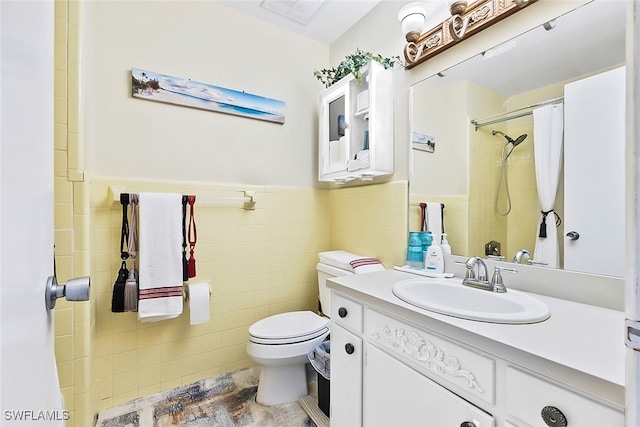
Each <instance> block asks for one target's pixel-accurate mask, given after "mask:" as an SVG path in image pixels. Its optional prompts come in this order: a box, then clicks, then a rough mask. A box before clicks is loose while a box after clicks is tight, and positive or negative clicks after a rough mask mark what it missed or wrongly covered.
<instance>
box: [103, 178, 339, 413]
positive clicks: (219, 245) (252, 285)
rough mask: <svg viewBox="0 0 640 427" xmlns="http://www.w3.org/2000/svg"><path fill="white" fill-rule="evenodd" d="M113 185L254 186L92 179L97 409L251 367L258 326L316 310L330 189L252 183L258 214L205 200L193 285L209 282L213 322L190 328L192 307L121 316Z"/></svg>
mask: <svg viewBox="0 0 640 427" xmlns="http://www.w3.org/2000/svg"><path fill="white" fill-rule="evenodd" d="M113 185H115V186H119V187H120V188H123V189H126V192H136V193H139V192H143V191H157V192H176V193H180V194H196V195H197V196H198V197H199V198H200V199H201V200H205V199H207V198H211V197H219V196H221V197H239V196H242V194H243V193H242V191H243V190H245V189H248V188H246V187H242V186H232V185H205V184H192V183H176V182H172V183H166V182H155V181H154V182H151V181H147V182H141V181H135V182H134V181H119V182H114V181H100V180H93V182H92V185H91V222H92V231H91V235H92V237H91V247H92V250H93V253H92V279H93V283H94V288H93V290H94V291H95V295H96V303H95V310H96V314H95V316H96V329H95V341H96V342H95V349H94V352H95V361H96V371H95V373H94V374H95V378H96V393H97V396H96V403H95V404H96V406H97V407H96V408H95V409H96V410H100V409H103V408H107V407H110V406H114V405H118V404H120V403H123V402H126V401H128V400H131V399H134V398H137V397H141V396H145V395H148V394H151V393H155V392H158V391H161V390H166V389H169V388H172V387H176V386H180V385H183V384H187V383H191V382H194V381H197V380H200V379H202V378H207V377H211V376H215V375H218V374H221V373H224V372H229V371H233V370H236V369H239V368H242V367H246V366H250V365H251V364H252V363H251V361H250V360H249V359H248V357H247V355H246V353H245V345H246V342H247V339H248V338H247V337H248V333H247V331H248V327H249V326H250V325H251V324H252V323H254V322H255V321H257V320H259V319H262V318H264V317H266V316H269V315H272V314H276V313H281V312H286V311H293V310H316V309H317V296H318V290H317V275H316V269H315V265H316V263H317V254H318V252H320V251H323V250H328V249H330V248H331V244H330V240H329V235H330V233H329V230H330V217H331V215H330V214H329V192H328V191H327V190H319V189H312V188H285V187H250V188H249V189H251V190H254V191H256V193H257V204H256V209H255V210H244V209H243V208H242V207H241V205H242V204H241V203H235V204H230V205H228V206H224V207H223V206H220V207H206V206H205V202H202V203H198V201H197V200H196V224H197V230H198V243H197V246H196V250H195V258H196V260H197V273H198V275H197V277H196V278H195V279H192V281H200V280H208V281H210V284H211V289H212V298H211V301H210V311H211V320H210V321H209V322H208V323H205V324H201V325H195V326H191V325H190V324H189V310H188V308H187V307H186V306H185V309H184V312H183V314H182V315H181V316H179V317H178V318H176V319H172V320H168V321H162V322H157V323H141V322H139V321H138V320H137V315H136V314H135V313H112V312H111V311H110V309H111V297H112V287H113V282H114V280H115V278H116V273H117V270H118V267H119V265H120V258H119V249H118V248H119V245H120V241H119V233H120V221H121V206H120V204H119V203H114V202H113V201H112V199H111V198H110V195H109V186H113ZM216 205H217V204H216Z"/></svg>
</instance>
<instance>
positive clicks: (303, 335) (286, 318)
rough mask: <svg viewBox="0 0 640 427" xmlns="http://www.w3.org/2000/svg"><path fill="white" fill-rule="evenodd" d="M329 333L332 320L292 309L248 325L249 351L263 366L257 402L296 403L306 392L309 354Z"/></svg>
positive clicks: (250, 355) (269, 403)
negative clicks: (306, 366) (306, 364)
mask: <svg viewBox="0 0 640 427" xmlns="http://www.w3.org/2000/svg"><path fill="white" fill-rule="evenodd" d="M327 335H329V319H327V318H326V317H321V316H318V315H317V314H315V313H313V312H311V311H293V312H289V313H281V314H276V315H274V316H270V317H267V318H266V319H262V320H260V321H258V322H256V323H254V324H253V325H251V327H250V328H249V342H248V343H247V354H248V355H249V357H251V359H252V360H253V361H254V362H256V363H257V364H259V365H260V366H261V369H260V379H259V380H258V381H259V382H258V394H257V395H256V401H257V402H258V403H260V404H263V405H279V404H282V403H289V402H294V401H296V400H298V398H300V396H304V395H306V394H307V374H306V368H305V363H306V362H307V353H309V352H310V351H311V350H313V349H314V348H315V347H316V346H317V345H318V344H320V343H321V342H322V341H324V339H325V338H326V337H327Z"/></svg>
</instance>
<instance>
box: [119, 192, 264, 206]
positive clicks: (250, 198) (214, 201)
mask: <svg viewBox="0 0 640 427" xmlns="http://www.w3.org/2000/svg"><path fill="white" fill-rule="evenodd" d="M243 193H244V197H207V196H197V197H196V202H197V204H198V206H205V207H214V206H219V205H220V204H221V203H226V202H242V203H243V208H244V209H245V210H255V209H256V202H257V201H256V192H255V191H247V190H245V191H243ZM122 194H129V193H127V192H126V191H125V188H124V187H109V199H110V200H111V203H112V204H113V203H117V204H120V196H121V195H122Z"/></svg>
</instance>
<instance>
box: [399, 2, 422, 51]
mask: <svg viewBox="0 0 640 427" xmlns="http://www.w3.org/2000/svg"><path fill="white" fill-rule="evenodd" d="M398 21H400V25H402V34H404V36H405V38H406V39H407V41H408V42H416V41H418V39H419V38H420V35H421V34H422V33H423V31H424V30H425V26H426V24H427V7H426V5H425V4H424V3H420V2H414V3H409V4H408V5H406V6H404V7H403V8H402V9H400V12H398Z"/></svg>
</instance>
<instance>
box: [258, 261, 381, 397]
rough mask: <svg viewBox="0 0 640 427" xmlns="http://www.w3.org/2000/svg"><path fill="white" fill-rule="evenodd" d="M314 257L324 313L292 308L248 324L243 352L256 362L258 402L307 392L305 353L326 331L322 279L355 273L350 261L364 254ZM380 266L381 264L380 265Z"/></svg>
mask: <svg viewBox="0 0 640 427" xmlns="http://www.w3.org/2000/svg"><path fill="white" fill-rule="evenodd" d="M318 257H319V260H320V262H318V264H317V266H316V269H317V271H318V287H319V304H318V305H319V308H320V309H321V312H322V313H323V314H324V316H320V315H318V314H316V313H314V312H312V311H293V312H289V313H280V314H276V315H273V316H269V317H267V318H265V319H262V320H259V321H257V322H256V323H254V324H253V325H251V326H250V327H249V342H248V343H247V354H248V355H249V357H250V358H251V359H252V360H253V361H254V362H255V363H256V364H258V365H260V379H259V382H258V393H257V395H256V401H257V402H258V403H260V404H262V405H267V406H272V405H280V404H283V403H290V402H295V401H297V400H298V399H299V398H300V396H305V395H306V394H307V374H306V366H305V365H306V363H307V362H308V359H307V354H308V353H309V352H310V351H312V350H313V349H314V348H315V347H316V346H317V345H319V344H320V343H322V342H323V341H324V340H325V339H326V337H327V335H329V324H330V321H329V318H328V316H329V315H330V313H331V292H330V289H328V288H327V287H326V281H327V279H328V278H331V277H338V276H346V275H351V274H355V272H354V269H353V268H352V267H351V265H350V264H349V263H350V261H352V260H355V259H360V258H364V257H361V256H359V255H355V254H352V253H349V252H345V251H330V252H321V253H320V254H318ZM380 269H384V267H382V265H380ZM319 311H320V310H319ZM325 316H326V317H325Z"/></svg>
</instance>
